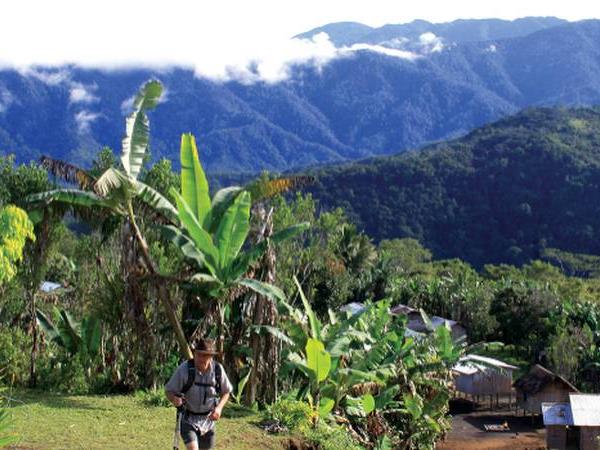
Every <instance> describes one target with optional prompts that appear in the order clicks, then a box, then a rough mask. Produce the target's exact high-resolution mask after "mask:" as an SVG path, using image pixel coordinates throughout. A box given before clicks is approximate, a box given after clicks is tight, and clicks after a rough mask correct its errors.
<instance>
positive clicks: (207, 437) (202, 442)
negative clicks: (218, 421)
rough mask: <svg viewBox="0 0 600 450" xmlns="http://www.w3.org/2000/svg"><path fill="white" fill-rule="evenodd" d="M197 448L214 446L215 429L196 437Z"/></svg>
mask: <svg viewBox="0 0 600 450" xmlns="http://www.w3.org/2000/svg"><path fill="white" fill-rule="evenodd" d="M198 448H199V449H205V448H215V430H211V431H209V432H208V433H206V434H204V435H202V436H199V437H198Z"/></svg>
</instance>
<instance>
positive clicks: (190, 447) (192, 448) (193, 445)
mask: <svg viewBox="0 0 600 450" xmlns="http://www.w3.org/2000/svg"><path fill="white" fill-rule="evenodd" d="M185 450H198V442H196V441H192V442H190V443H189V444H185Z"/></svg>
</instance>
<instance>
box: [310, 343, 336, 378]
mask: <svg viewBox="0 0 600 450" xmlns="http://www.w3.org/2000/svg"><path fill="white" fill-rule="evenodd" d="M306 366H307V367H308V368H309V369H310V370H311V371H312V373H313V376H314V377H315V380H316V381H317V382H321V381H323V380H325V379H326V378H327V375H329V369H331V356H330V355H329V353H327V351H326V350H325V346H324V345H323V343H322V342H321V341H319V340H317V339H312V338H311V339H308V341H307V342H306Z"/></svg>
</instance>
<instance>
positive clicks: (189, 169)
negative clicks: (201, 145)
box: [180, 133, 210, 227]
mask: <svg viewBox="0 0 600 450" xmlns="http://www.w3.org/2000/svg"><path fill="white" fill-rule="evenodd" d="M180 158H181V195H182V196H183V198H184V199H185V201H186V202H187V204H188V205H189V207H190V209H191V210H192V212H193V213H194V215H195V216H196V219H198V222H200V224H202V225H203V226H205V227H206V224H205V218H206V216H207V214H208V212H209V211H210V196H209V193H208V181H207V180H206V175H205V174H204V170H203V169H202V165H201V164H200V159H199V158H198V149H197V147H196V139H195V138H194V136H193V135H192V134H190V133H187V134H183V135H182V136H181V152H180Z"/></svg>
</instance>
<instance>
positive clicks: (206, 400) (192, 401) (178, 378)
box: [165, 361, 233, 413]
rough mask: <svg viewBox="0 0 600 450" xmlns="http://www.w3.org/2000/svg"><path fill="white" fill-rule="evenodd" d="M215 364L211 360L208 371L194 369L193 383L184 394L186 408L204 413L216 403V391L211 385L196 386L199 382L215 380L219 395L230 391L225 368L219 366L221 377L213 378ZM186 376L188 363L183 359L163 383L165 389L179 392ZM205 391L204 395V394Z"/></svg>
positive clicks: (230, 387) (206, 382) (207, 382)
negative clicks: (169, 377)
mask: <svg viewBox="0 0 600 450" xmlns="http://www.w3.org/2000/svg"><path fill="white" fill-rule="evenodd" d="M215 364H219V363H218V362H216V361H211V363H210V366H209V369H208V371H206V372H200V371H199V370H198V369H196V377H195V378H194V384H193V385H192V387H191V388H190V390H189V391H187V393H186V394H185V401H186V404H187V406H186V408H187V409H188V410H190V411H192V412H197V413H205V412H208V411H211V410H212V409H213V408H214V407H215V406H216V404H217V402H218V400H216V396H217V391H216V389H215V388H214V387H212V386H210V387H209V386H198V384H197V383H200V384H213V381H216V383H217V385H220V387H221V395H223V394H227V393H229V392H231V391H232V389H233V386H232V385H231V382H230V381H229V378H227V374H226V373H225V369H223V366H221V379H220V380H215ZM187 378H188V363H187V361H184V362H183V363H181V364H180V365H179V367H178V368H177V370H176V371H175V373H174V374H173V376H172V377H171V379H170V380H169V382H168V383H167V384H166V385H165V390H166V391H169V392H172V393H174V394H180V393H181V390H182V389H183V386H184V385H185V382H186V381H187ZM205 390H206V391H205ZM205 393H206V395H204V394H205Z"/></svg>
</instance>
